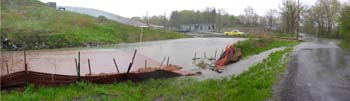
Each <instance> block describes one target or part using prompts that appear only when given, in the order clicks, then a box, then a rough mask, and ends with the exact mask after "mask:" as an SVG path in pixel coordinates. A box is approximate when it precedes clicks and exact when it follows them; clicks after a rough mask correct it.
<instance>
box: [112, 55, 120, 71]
mask: <svg viewBox="0 0 350 101" xmlns="http://www.w3.org/2000/svg"><path fill="white" fill-rule="evenodd" d="M113 62H114V66H115V68H117V71H118V73H120V72H119V69H118V65H117V62H116V61H115V59H114V58H113Z"/></svg>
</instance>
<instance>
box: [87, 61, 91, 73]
mask: <svg viewBox="0 0 350 101" xmlns="http://www.w3.org/2000/svg"><path fill="white" fill-rule="evenodd" d="M88 65H89V73H90V75H91V66H90V59H89V58H88Z"/></svg>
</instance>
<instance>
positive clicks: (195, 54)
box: [193, 52, 197, 60]
mask: <svg viewBox="0 0 350 101" xmlns="http://www.w3.org/2000/svg"><path fill="white" fill-rule="evenodd" d="M196 59H197V52H194V58H193V60H196Z"/></svg>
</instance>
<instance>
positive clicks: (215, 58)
mask: <svg viewBox="0 0 350 101" xmlns="http://www.w3.org/2000/svg"><path fill="white" fill-rule="evenodd" d="M217 51H218V49H215V55H214V58H215V59H216V53H217Z"/></svg>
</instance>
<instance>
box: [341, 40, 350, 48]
mask: <svg viewBox="0 0 350 101" xmlns="http://www.w3.org/2000/svg"><path fill="white" fill-rule="evenodd" d="M339 46H340V47H341V48H343V49H347V50H350V41H345V40H341V41H340V43H339Z"/></svg>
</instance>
